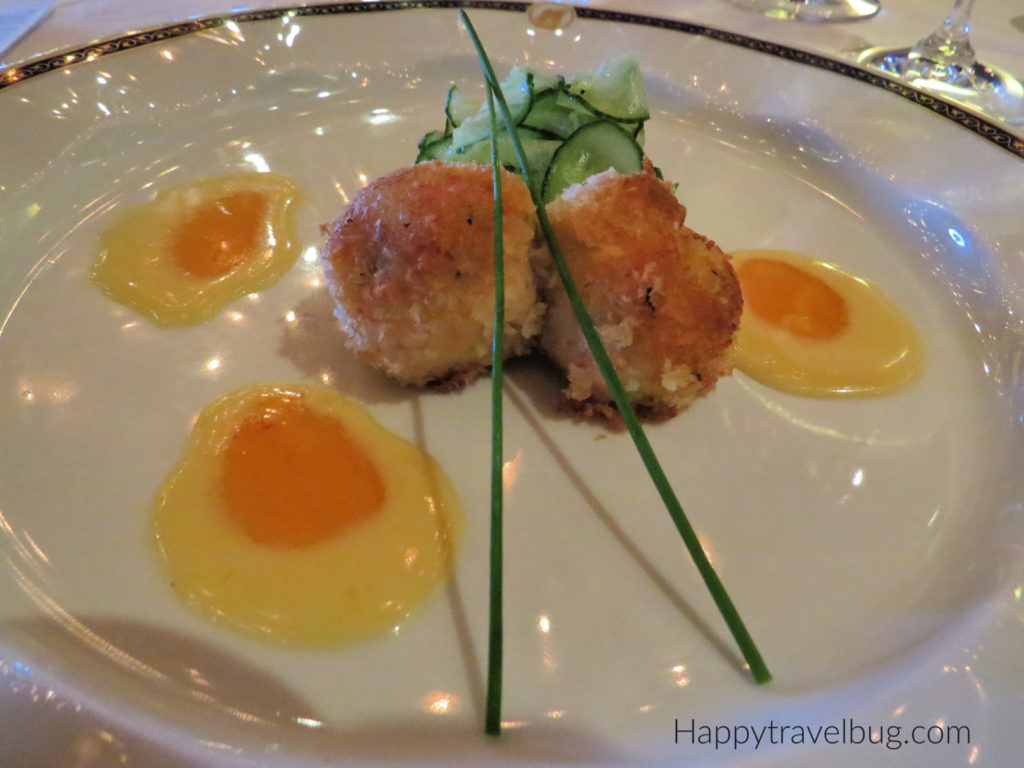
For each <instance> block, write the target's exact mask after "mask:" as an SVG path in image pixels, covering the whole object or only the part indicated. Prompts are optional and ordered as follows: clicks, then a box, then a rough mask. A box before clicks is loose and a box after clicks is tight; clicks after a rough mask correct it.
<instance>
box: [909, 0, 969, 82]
mask: <svg viewBox="0 0 1024 768" xmlns="http://www.w3.org/2000/svg"><path fill="white" fill-rule="evenodd" d="M973 8H974V0H956V2H955V3H954V4H953V10H952V11H950V13H949V17H948V18H947V19H946V21H945V23H944V24H943V25H942V26H941V27H939V28H938V29H937V30H935V31H934V32H932V33H931V34H930V35H928V37H926V38H924V39H923V40H919V41H918V42H917V44H916V45H915V46H914V47H913V49H912V50H911V56H914V57H916V58H922V59H927V60H929V61H932V62H935V63H936V64H937V65H939V66H942V67H954V68H958V69H961V70H968V69H971V68H972V67H973V66H974V64H975V62H976V61H977V56H976V55H975V53H974V46H972V45H971V39H970V33H971V10H972V9H973Z"/></svg>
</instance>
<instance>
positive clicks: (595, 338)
mask: <svg viewBox="0 0 1024 768" xmlns="http://www.w3.org/2000/svg"><path fill="white" fill-rule="evenodd" d="M459 15H460V17H461V19H462V23H463V24H464V25H465V27H466V30H467V32H468V33H469V36H470V38H471V39H472V41H473V46H474V47H475V48H476V51H477V55H478V57H479V59H480V64H481V68H482V69H483V73H484V79H485V81H486V84H487V88H488V93H489V94H493V99H494V100H496V101H497V103H498V107H499V109H500V111H501V115H502V119H503V121H504V123H505V127H506V129H507V131H508V133H509V136H510V138H511V139H512V144H513V147H514V148H515V151H516V158H517V159H518V161H519V167H520V168H521V172H522V176H523V181H524V182H525V183H526V186H527V188H528V189H529V190H530V194H531V196H532V197H533V202H534V205H535V207H536V208H537V219H538V221H539V222H540V226H541V231H542V232H543V233H544V239H545V240H546V241H547V245H548V249H549V250H550V252H551V257H552V260H553V261H554V263H555V268H556V269H557V271H558V275H559V278H560V279H561V281H562V285H563V287H564V288H565V292H566V294H567V295H568V297H569V302H570V304H571V305H572V308H573V311H574V312H575V314H576V318H577V320H578V322H579V324H580V329H581V331H582V332H583V336H584V338H585V339H586V341H587V344H588V346H589V347H590V351H591V354H592V355H593V356H594V360H595V362H596V363H597V366H598V368H599V369H600V371H601V375H602V376H603V377H604V380H605V384H606V386H607V387H608V390H609V392H610V393H611V395H612V399H613V400H614V401H615V405H616V406H617V407H618V409H619V413H620V414H621V416H622V419H623V421H624V423H625V425H626V429H627V430H628V432H629V435H630V437H631V438H632V439H633V443H634V445H635V446H636V449H637V452H638V453H639V454H640V458H641V460H642V461H643V463H644V466H645V467H646V468H647V472H648V474H649V475H650V477H651V480H652V482H653V483H654V486H655V488H656V489H657V491H658V494H659V495H660V496H661V499H662V502H663V503H664V505H665V508H666V509H667V510H668V513H669V516H670V517H671V518H672V521H673V522H674V523H675V526H676V529H677V530H678V531H679V534H680V536H681V537H682V539H683V543H684V544H685V545H686V549H687V551H688V552H689V553H690V557H691V558H692V559H693V562H694V564H695V565H696V567H697V571H698V572H699V573H700V575H701V577H702V578H703V579H704V583H705V585H706V586H707V588H708V591H709V592H710V593H711V597H712V599H713V600H714V601H715V605H716V606H717V607H718V610H719V612H720V613H721V615H722V618H723V619H724V620H725V623H726V625H727V626H728V628H729V631H730V632H731V633H732V636H733V639H734V640H735V641H736V644H737V645H738V646H739V649H740V652H741V653H742V655H743V658H744V660H745V661H746V663H747V666H748V667H749V669H750V672H751V674H752V675H753V677H754V680H755V681H756V682H757V683H767V682H768V681H770V680H771V679H772V676H771V672H769V671H768V667H767V665H766V664H765V662H764V660H763V659H762V657H761V654H760V652H759V651H758V649H757V646H756V645H755V644H754V641H753V638H751V636H750V633H749V632H748V631H747V628H746V625H745V624H744V623H743V620H742V619H741V618H740V615H739V612H738V611H737V610H736V607H735V605H734V604H733V602H732V600H731V598H730V597H729V595H728V593H727V592H726V590H725V586H724V585H723V584H722V582H721V580H720V579H719V578H718V574H717V573H715V570H714V568H713V567H712V565H711V562H710V561H709V560H708V558H707V555H706V554H705V553H704V548H703V547H702V546H701V544H700V540H699V539H698V537H697V533H696V531H694V529H693V526H692V525H691V524H690V522H689V520H688V519H687V517H686V513H685V512H684V511H683V507H682V505H681V504H680V503H679V500H678V498H677V497H676V495H675V492H674V491H673V490H672V486H671V484H670V483H669V481H668V478H667V477H666V475H665V472H664V470H663V468H662V466H661V463H660V462H659V461H658V458H657V456H656V455H655V453H654V449H653V448H652V447H651V444H650V442H649V441H648V440H647V436H646V434H645V433H644V430H643V427H642V426H641V425H640V421H639V419H638V418H637V416H636V412H635V411H634V409H633V405H632V403H631V402H630V401H629V397H628V395H627V394H626V391H625V388H624V387H623V386H622V382H621V381H620V380H619V377H618V374H617V373H616V372H615V366H614V365H613V364H612V361H611V358H610V357H609V356H608V352H607V351H606V350H605V348H604V344H603V343H602V342H601V337H600V336H599V335H598V333H597V329H596V328H595V327H594V322H593V320H591V318H590V315H589V314H588V313H587V309H586V306H585V305H584V303H583V300H582V298H581V297H580V295H579V291H578V290H577V289H576V285H575V282H574V281H573V279H572V274H571V273H570V271H569V268H568V266H567V265H566V263H565V259H564V258H563V256H562V251H561V248H560V247H559V245H558V241H557V239H556V238H555V234H554V232H553V230H552V228H551V222H550V221H549V219H548V215H547V210H546V209H545V206H544V201H543V200H541V199H540V195H539V193H538V192H537V191H536V188H535V185H534V184H533V183H532V180H531V179H530V176H529V171H528V169H527V165H526V158H525V153H524V152H523V148H522V145H521V143H520V141H519V136H518V135H517V133H516V129H515V125H514V124H513V122H512V118H511V115H510V114H509V110H508V105H507V104H506V103H505V97H504V94H503V93H502V92H501V88H500V85H499V82H498V79H497V77H496V76H495V74H494V69H493V67H492V66H491V62H490V59H489V58H488V56H487V53H486V51H485V50H484V48H483V44H482V43H481V42H480V38H479V37H478V36H477V33H476V30H475V29H474V27H473V24H472V22H470V20H469V16H468V15H467V14H466V12H465V11H464V10H460V11H459ZM492 104H493V101H492ZM492 109H493V106H492ZM491 133H492V153H493V141H494V139H493V134H494V133H495V126H494V122H493V117H492V127H491ZM492 162H493V158H492Z"/></svg>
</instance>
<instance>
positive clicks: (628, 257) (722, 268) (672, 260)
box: [541, 171, 743, 418]
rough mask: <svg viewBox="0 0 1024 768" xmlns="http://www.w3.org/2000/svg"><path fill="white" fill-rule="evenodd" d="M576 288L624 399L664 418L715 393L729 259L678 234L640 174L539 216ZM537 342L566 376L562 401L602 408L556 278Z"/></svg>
mask: <svg viewBox="0 0 1024 768" xmlns="http://www.w3.org/2000/svg"><path fill="white" fill-rule="evenodd" d="M547 210H548V215H549V218H550V219H551V224H552V228H553V230H554V232H555V236H556V238H557V240H558V242H559V245H560V247H561V250H562V253H563V256H564V257H565V260H566V263H567V264H568V266H569V268H570V271H571V272H572V274H573V276H574V280H575V282H576V285H577V288H578V289H579V292H580V295H581V296H582V298H583V301H584V303H585V304H586V306H587V309H588V311H589V313H590V315H591V317H592V319H593V320H594V322H595V325H596V326H597V328H598V331H599V333H600V335H601V337H602V341H603V342H604V343H605V346H606V348H607V349H608V352H609V354H610V356H611V358H612V361H613V363H614V364H615V367H616V370H617V372H618V373H619V377H620V378H621V379H622V382H623V385H624V386H625V387H626V391H627V392H628V394H629V396H630V399H631V401H632V402H633V403H634V405H635V406H636V407H637V408H638V410H640V411H643V412H645V414H646V415H647V416H648V417H652V418H668V417H670V416H671V415H674V413H675V412H677V411H678V410H679V409H681V408H684V407H686V406H687V405H688V404H689V403H690V402H691V401H692V400H693V399H694V398H695V397H697V396H698V395H701V394H704V393H706V392H708V391H710V390H711V389H713V388H714V386H715V384H716V382H717V381H718V379H719V378H720V377H722V376H725V375H728V374H729V373H730V372H731V367H730V365H729V362H728V356H727V352H728V349H729V347H730V345H731V343H732V338H733V335H734V333H735V331H736V329H737V327H738V326H739V318H740V314H741V312H742V308H743V300H742V296H741V294H740V288H739V281H738V280H737V278H736V274H735V272H734V271H733V269H732V266H731V265H730V263H729V259H728V257H727V256H726V255H725V254H724V253H723V252H722V251H721V249H719V248H718V246H717V245H715V244H714V242H712V241H711V240H709V239H707V238H706V237H703V236H702V235H699V234H697V233H696V232H694V231H693V230H691V229H689V228H688V227H686V226H685V224H684V221H685V218H686V209H685V208H684V207H683V206H682V205H680V204H679V202H678V201H677V200H676V198H675V195H674V194H673V192H672V189H671V187H670V186H669V185H667V184H666V183H664V182H661V181H659V180H658V179H657V178H656V177H655V176H654V175H653V173H651V172H647V173H639V174H632V175H628V176H623V175H620V174H617V173H615V172H614V171H609V172H605V173H602V174H598V175H596V176H593V177H591V178H590V179H588V180H587V181H586V182H585V183H584V184H581V185H576V186H574V187H571V188H569V189H568V190H566V192H565V193H564V194H563V196H562V197H560V198H559V199H557V200H555V201H554V202H552V203H551V204H550V205H549V206H548V209H547ZM544 285H545V300H546V301H547V303H548V304H549V314H548V320H547V322H546V324H545V328H544V331H543V333H542V337H541V346H542V348H543V350H544V351H545V353H546V354H548V355H549V356H550V357H551V358H552V359H554V360H555V362H557V363H558V364H559V365H561V367H562V368H563V369H564V370H565V371H566V374H567V377H568V387H567V389H566V396H567V397H568V398H569V399H570V400H576V401H580V402H595V403H608V402H610V397H609V394H608V392H607V389H606V387H605V385H604V382H603V379H602V378H601V375H600V373H599V371H598V370H597V367H596V365H595V364H594V362H593V358H592V356H591V355H590V352H589V350H588V349H587V347H586V343H585V341H584V340H583V336H582V333H581V332H580V331H579V329H578V327H577V325H576V321H575V316H574V315H573V314H572V312H571V308H570V307H569V306H568V299H567V297H566V296H565V293H564V291H563V289H562V288H561V285H560V282H559V280H558V278H557V275H553V274H551V275H549V276H548V277H547V279H546V280H545V282H544Z"/></svg>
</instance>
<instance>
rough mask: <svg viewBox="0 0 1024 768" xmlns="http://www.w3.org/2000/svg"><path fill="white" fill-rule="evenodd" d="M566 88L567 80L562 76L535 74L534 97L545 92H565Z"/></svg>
mask: <svg viewBox="0 0 1024 768" xmlns="http://www.w3.org/2000/svg"><path fill="white" fill-rule="evenodd" d="M565 88H566V84H565V78H564V77H562V76H561V75H545V74H540V73H538V72H534V73H533V95H534V96H539V95H540V94H542V93H544V91H564V90H565Z"/></svg>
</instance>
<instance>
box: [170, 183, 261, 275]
mask: <svg viewBox="0 0 1024 768" xmlns="http://www.w3.org/2000/svg"><path fill="white" fill-rule="evenodd" d="M269 207H270V204H269V202H268V201H267V199H266V197H264V196H263V195H262V194H260V193H259V192H254V191H251V190H246V191H242V192H233V193H231V194H227V195H224V196H223V197H219V198H217V199H216V200H213V201H210V202H207V203H204V204H203V205H202V206H200V207H199V208H198V209H197V210H196V211H195V212H194V213H193V214H192V215H191V216H190V217H189V218H188V219H187V220H186V221H184V222H182V223H181V224H179V225H178V229H177V231H176V232H175V234H174V238H173V240H172V242H171V259H172V260H173V262H174V264H175V266H177V267H178V269H180V270H181V271H182V272H184V273H185V274H187V275H191V276H193V277H204V278H217V277H223V276H224V275H226V274H228V273H230V272H232V271H233V270H235V269H236V268H238V267H239V266H240V265H241V264H242V263H244V262H245V261H246V259H248V258H249V257H250V256H251V255H252V254H253V253H254V252H255V251H256V249H257V248H258V247H259V244H260V241H261V239H262V234H263V225H264V221H265V219H266V216H267V210H268V209H269Z"/></svg>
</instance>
